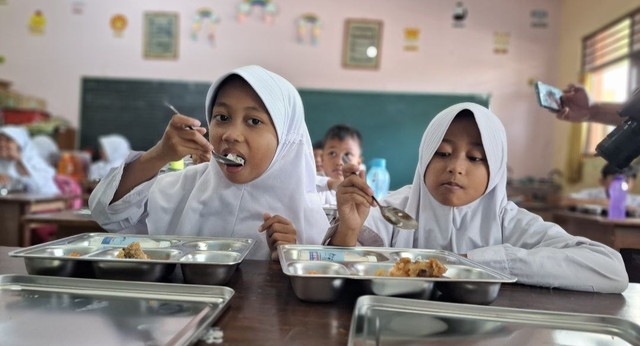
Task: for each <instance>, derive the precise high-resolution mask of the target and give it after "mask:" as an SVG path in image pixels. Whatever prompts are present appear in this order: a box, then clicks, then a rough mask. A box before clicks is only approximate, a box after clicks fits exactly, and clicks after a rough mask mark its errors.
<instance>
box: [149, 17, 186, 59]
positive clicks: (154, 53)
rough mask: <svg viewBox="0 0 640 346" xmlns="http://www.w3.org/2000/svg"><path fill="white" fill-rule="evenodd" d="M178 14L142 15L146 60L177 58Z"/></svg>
mask: <svg viewBox="0 0 640 346" xmlns="http://www.w3.org/2000/svg"><path fill="white" fill-rule="evenodd" d="M178 20H179V19H178V13H177V12H145V13H144V57H145V58H146V59H177V58H178V30H179V25H178V24H179V23H178Z"/></svg>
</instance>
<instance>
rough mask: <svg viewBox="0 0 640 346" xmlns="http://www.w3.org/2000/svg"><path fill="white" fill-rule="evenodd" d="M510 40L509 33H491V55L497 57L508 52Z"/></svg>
mask: <svg viewBox="0 0 640 346" xmlns="http://www.w3.org/2000/svg"><path fill="white" fill-rule="evenodd" d="M510 40H511V33H510V32H498V31H496V32H494V33H493V53H494V54H497V55H503V54H507V53H508V52H509V41H510Z"/></svg>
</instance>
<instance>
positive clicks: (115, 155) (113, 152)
mask: <svg viewBox="0 0 640 346" xmlns="http://www.w3.org/2000/svg"><path fill="white" fill-rule="evenodd" d="M98 142H99V143H100V157H101V158H102V159H101V160H100V161H97V162H94V163H93V164H91V166H90V167H89V179H91V180H98V179H102V178H104V177H105V176H106V175H107V173H109V170H110V169H111V168H114V167H118V166H120V164H122V162H124V160H125V159H126V158H127V155H129V152H130V151H131V145H130V144H129V140H128V139H126V138H125V137H124V136H122V135H118V134H112V135H107V136H100V137H99V138H98Z"/></svg>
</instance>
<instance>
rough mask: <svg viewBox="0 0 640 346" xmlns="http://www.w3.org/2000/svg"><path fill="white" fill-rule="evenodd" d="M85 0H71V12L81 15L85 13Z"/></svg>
mask: <svg viewBox="0 0 640 346" xmlns="http://www.w3.org/2000/svg"><path fill="white" fill-rule="evenodd" d="M84 5H85V3H84V0H72V1H71V13H73V14H77V15H81V14H83V13H84Z"/></svg>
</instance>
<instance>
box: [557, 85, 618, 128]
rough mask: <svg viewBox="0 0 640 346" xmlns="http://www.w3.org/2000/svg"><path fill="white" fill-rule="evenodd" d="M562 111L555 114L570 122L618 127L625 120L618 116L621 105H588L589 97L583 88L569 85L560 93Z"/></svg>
mask: <svg viewBox="0 0 640 346" xmlns="http://www.w3.org/2000/svg"><path fill="white" fill-rule="evenodd" d="M562 105H563V106H564V107H563V109H562V110H561V111H560V112H559V113H557V114H556V117H557V118H558V119H560V120H566V121H571V122H584V121H592V122H597V123H602V124H607V125H620V124H622V122H623V121H624V120H625V118H623V117H621V116H619V115H618V111H619V110H620V109H621V108H622V104H621V103H608V102H603V103H593V104H589V95H587V92H586V90H584V88H583V87H581V86H577V85H574V84H569V85H568V86H567V88H566V89H564V90H563V91H562Z"/></svg>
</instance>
